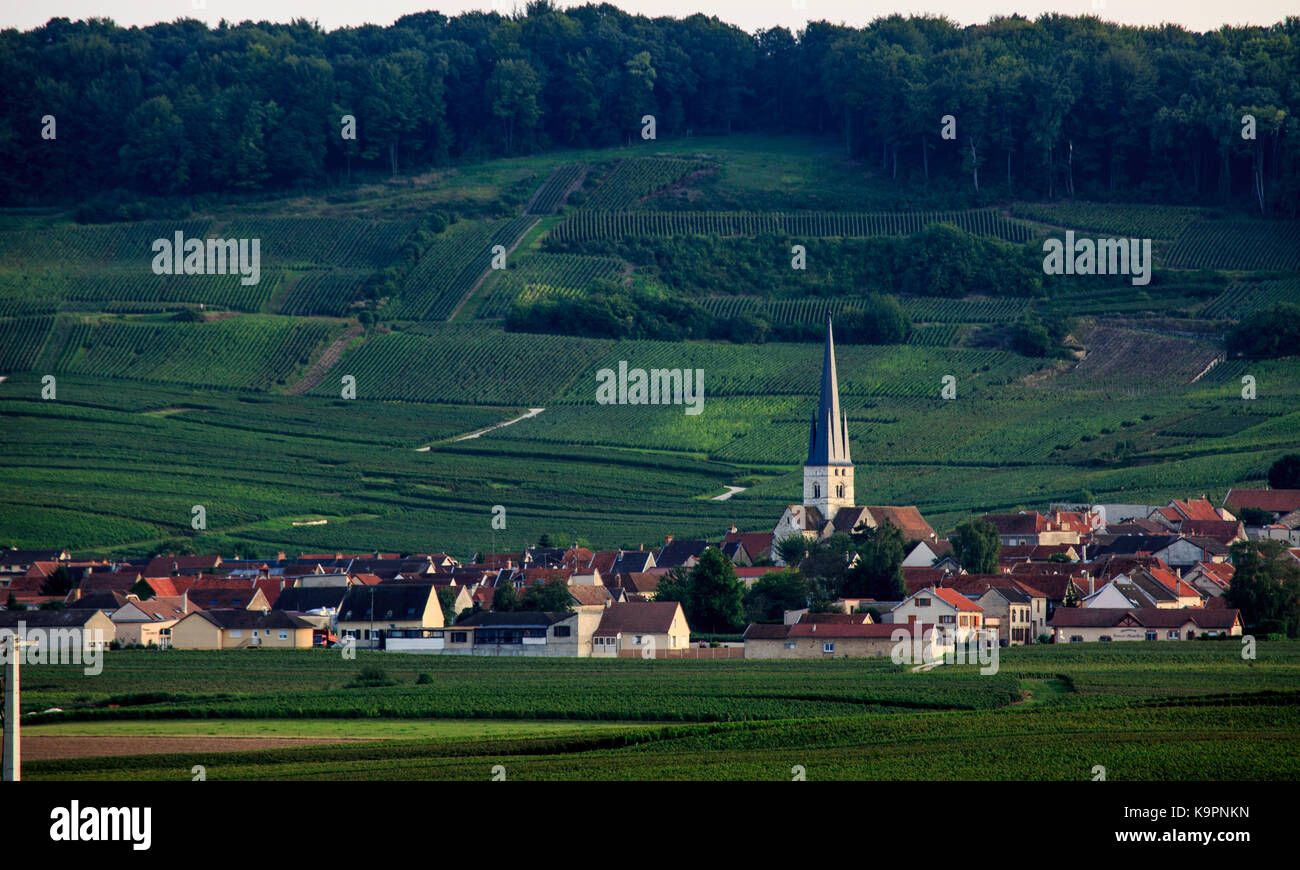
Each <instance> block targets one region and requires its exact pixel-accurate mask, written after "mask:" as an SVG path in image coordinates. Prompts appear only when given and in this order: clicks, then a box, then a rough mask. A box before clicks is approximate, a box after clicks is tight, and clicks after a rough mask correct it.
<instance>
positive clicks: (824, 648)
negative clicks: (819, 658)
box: [822, 640, 835, 653]
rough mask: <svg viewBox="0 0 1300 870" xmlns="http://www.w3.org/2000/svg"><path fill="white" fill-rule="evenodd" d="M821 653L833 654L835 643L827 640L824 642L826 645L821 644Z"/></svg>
mask: <svg viewBox="0 0 1300 870" xmlns="http://www.w3.org/2000/svg"><path fill="white" fill-rule="evenodd" d="M822 652H824V653H833V652H835V641H833V640H828V641H826V643H824V644H822Z"/></svg>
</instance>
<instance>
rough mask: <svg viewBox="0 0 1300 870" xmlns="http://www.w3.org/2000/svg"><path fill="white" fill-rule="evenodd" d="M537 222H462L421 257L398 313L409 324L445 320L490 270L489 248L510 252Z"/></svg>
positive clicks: (513, 220) (517, 219)
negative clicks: (410, 322)
mask: <svg viewBox="0 0 1300 870" xmlns="http://www.w3.org/2000/svg"><path fill="white" fill-rule="evenodd" d="M534 220H536V218H531V217H519V218H514V219H512V220H508V221H472V222H471V221H462V222H460V223H457V224H455V225H453V226H452V227H450V228H449V229H447V230H446V231H445V232H444V233H443V234H442V236H440V237H439V238H438V239H437V240H436V241H435V242H434V243H433V244H432V245H430V246H429V248H428V249H427V250H426V251H425V252H424V253H423V254H422V255H421V256H420V263H419V265H417V266H416V267H415V269H413V270H412V271H411V274H410V275H409V276H408V277H407V279H406V282H405V283H404V284H403V285H402V301H401V303H400V306H401V308H400V311H401V314H402V316H403V317H404V318H405V319H408V320H446V319H447V318H448V317H449V316H450V315H451V313H452V312H453V311H455V310H456V306H457V305H459V304H460V302H461V300H463V299H464V298H465V297H466V295H467V294H468V293H469V291H470V290H472V289H473V288H474V285H475V284H476V283H478V280H479V278H481V277H482V276H483V274H484V273H485V272H487V271H488V270H489V269H490V268H491V266H492V248H493V246H495V245H501V246H502V247H504V248H505V249H506V250H509V249H510V247H511V246H512V245H514V243H515V242H516V241H517V240H518V239H519V237H520V236H521V235H522V234H523V233H524V231H525V230H527V229H528V227H530V226H531V225H532V223H533V221H534Z"/></svg>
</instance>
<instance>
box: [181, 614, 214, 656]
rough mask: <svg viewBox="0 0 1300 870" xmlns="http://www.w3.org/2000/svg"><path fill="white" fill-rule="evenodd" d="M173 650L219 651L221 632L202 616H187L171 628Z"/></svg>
mask: <svg viewBox="0 0 1300 870" xmlns="http://www.w3.org/2000/svg"><path fill="white" fill-rule="evenodd" d="M172 648H173V649H221V630H220V629H219V628H217V627H216V626H215V625H213V624H212V623H210V622H208V621H207V620H206V619H204V618H203V617H202V616H187V617H185V618H184V619H182V620H180V621H179V622H177V623H176V624H175V625H174V626H172Z"/></svg>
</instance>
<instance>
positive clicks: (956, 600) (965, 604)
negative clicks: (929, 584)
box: [934, 586, 984, 613]
mask: <svg viewBox="0 0 1300 870" xmlns="http://www.w3.org/2000/svg"><path fill="white" fill-rule="evenodd" d="M934 597H935V598H938V599H939V600H941V601H946V602H948V603H949V604H951V605H952V606H953V607H955V608H957V609H958V610H971V611H974V612H976V613H983V612H984V608H983V607H980V606H979V605H978V604H976V603H975V602H974V601H971V600H970V599H969V598H967V597H966V596H965V595H962V594H961V593H960V592H958V591H957V590H956V589H952V588H944V587H942V586H940V587H934Z"/></svg>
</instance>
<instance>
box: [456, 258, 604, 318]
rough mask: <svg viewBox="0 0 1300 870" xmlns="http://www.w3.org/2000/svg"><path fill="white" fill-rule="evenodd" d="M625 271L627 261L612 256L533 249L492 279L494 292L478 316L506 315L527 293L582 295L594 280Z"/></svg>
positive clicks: (484, 303)
mask: <svg viewBox="0 0 1300 870" xmlns="http://www.w3.org/2000/svg"><path fill="white" fill-rule="evenodd" d="M622 274H623V264H622V263H621V262H620V261H618V260H615V259H612V258H610V257H588V256H583V255H581V254H548V253H532V252H529V253H527V254H523V255H520V256H517V257H515V258H513V259H512V261H511V262H510V265H509V267H508V268H507V269H506V270H505V271H502V272H497V273H496V274H495V275H493V276H491V277H490V278H489V279H488V280H490V281H492V288H491V292H490V293H489V295H488V297H487V299H485V300H484V301H483V305H482V306H481V307H480V308H479V310H478V317H480V318H492V317H504V316H505V314H506V313H507V312H508V311H509V310H510V306H511V305H512V304H513V303H514V301H515V299H517V298H519V297H520V296H523V295H527V294H532V295H533V296H535V295H537V294H542V295H557V296H570V297H572V296H578V295H581V294H582V293H583V291H585V290H586V288H587V285H589V284H590V283H591V282H592V281H594V280H596V279H598V278H603V279H605V280H607V281H616V280H618V279H619V278H620V277H621V276H622ZM530 298H531V297H530Z"/></svg>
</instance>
